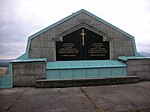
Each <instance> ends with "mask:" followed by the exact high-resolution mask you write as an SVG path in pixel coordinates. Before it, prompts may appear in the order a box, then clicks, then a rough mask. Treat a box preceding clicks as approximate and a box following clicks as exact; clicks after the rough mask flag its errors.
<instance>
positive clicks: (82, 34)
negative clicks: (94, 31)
mask: <svg viewBox="0 0 150 112" xmlns="http://www.w3.org/2000/svg"><path fill="white" fill-rule="evenodd" d="M81 36H82V46H84V36H85V33H84V29H82V33H81Z"/></svg>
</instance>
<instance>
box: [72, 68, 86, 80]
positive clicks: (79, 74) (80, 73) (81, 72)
mask: <svg viewBox="0 0 150 112" xmlns="http://www.w3.org/2000/svg"><path fill="white" fill-rule="evenodd" d="M73 73H74V74H72V75H73V77H72V79H82V78H85V77H86V69H75V70H73Z"/></svg>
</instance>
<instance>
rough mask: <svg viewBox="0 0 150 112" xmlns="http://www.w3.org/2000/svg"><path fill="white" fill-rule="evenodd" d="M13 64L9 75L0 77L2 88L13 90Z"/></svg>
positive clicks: (10, 66)
mask: <svg viewBox="0 0 150 112" xmlns="http://www.w3.org/2000/svg"><path fill="white" fill-rule="evenodd" d="M12 81H13V80H12V63H10V64H9V73H8V74H6V75H4V76H1V77H0V88H12V87H13V82H12Z"/></svg>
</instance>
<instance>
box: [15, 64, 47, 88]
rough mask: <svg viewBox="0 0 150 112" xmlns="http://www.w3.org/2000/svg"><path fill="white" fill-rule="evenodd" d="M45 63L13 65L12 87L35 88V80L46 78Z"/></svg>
mask: <svg viewBox="0 0 150 112" xmlns="http://www.w3.org/2000/svg"><path fill="white" fill-rule="evenodd" d="M45 68H46V63H45V62H20V63H13V85H14V86H35V82H36V80H37V79H44V78H46V71H45Z"/></svg>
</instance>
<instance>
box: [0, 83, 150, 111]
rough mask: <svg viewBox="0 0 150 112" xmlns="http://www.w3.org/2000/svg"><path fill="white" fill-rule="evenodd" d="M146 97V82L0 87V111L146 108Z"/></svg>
mask: <svg viewBox="0 0 150 112" xmlns="http://www.w3.org/2000/svg"><path fill="white" fill-rule="evenodd" d="M149 97H150V82H141V83H136V84H125V85H109V86H94V87H81V88H80V87H74V88H53V89H50V88H44V89H41V88H13V89H0V112H6V111H7V112H96V111H97V112H102V111H103V112H150V98H149ZM131 110H133V111H131ZM137 110H141V111H137Z"/></svg>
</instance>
